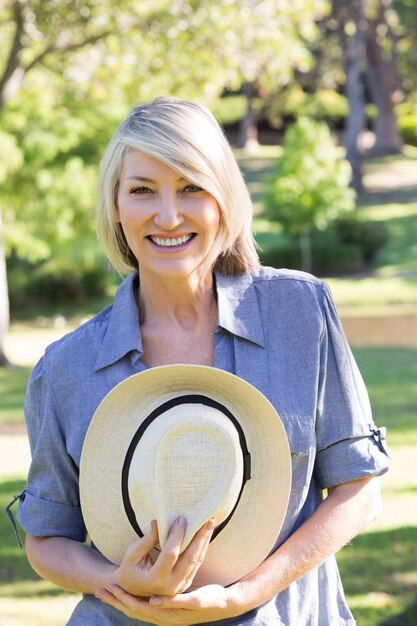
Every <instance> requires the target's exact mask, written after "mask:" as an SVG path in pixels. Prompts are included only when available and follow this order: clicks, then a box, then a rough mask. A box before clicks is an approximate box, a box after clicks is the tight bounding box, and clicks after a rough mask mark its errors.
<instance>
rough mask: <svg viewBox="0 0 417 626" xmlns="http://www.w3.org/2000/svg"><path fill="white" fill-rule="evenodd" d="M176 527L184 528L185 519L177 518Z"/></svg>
mask: <svg viewBox="0 0 417 626" xmlns="http://www.w3.org/2000/svg"><path fill="white" fill-rule="evenodd" d="M178 526H185V517H183V516H182V515H180V517H179V518H178Z"/></svg>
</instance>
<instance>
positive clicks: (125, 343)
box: [95, 272, 265, 370]
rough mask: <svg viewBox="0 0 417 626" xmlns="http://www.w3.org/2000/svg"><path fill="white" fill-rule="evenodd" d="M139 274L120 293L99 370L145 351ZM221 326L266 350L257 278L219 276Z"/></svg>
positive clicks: (218, 293) (217, 277) (118, 292)
mask: <svg viewBox="0 0 417 626" xmlns="http://www.w3.org/2000/svg"><path fill="white" fill-rule="evenodd" d="M137 288H138V274H137V272H132V273H131V274H129V276H128V277H127V278H126V279H125V280H124V281H123V282H122V284H121V285H120V287H119V288H118V290H117V292H116V296H115V298H114V303H113V307H112V308H111V313H110V318H109V323H108V326H107V330H106V333H105V335H104V338H103V341H102V343H101V346H100V349H99V352H98V355H97V359H96V364H95V369H96V370H99V369H101V368H103V367H107V366H108V365H111V364H112V363H115V362H116V361H118V360H119V359H121V358H123V357H124V356H125V355H126V354H128V353H129V352H133V351H135V352H136V354H137V358H139V357H140V355H141V354H142V352H143V349H142V337H141V333H140V326H139V309H138V303H137ZM216 289H217V302H218V325H219V326H220V327H221V328H223V329H224V330H227V331H228V332H230V333H232V334H233V335H236V336H238V337H242V338H243V339H247V340H248V341H252V342H253V343H256V344H258V345H260V346H261V347H265V337H264V332H263V328H262V322H261V315H260V310H259V303H258V296H257V293H256V289H255V286H254V282H253V278H252V276H251V275H249V274H244V275H242V276H222V275H221V274H216Z"/></svg>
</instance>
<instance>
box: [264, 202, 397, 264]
mask: <svg viewBox="0 0 417 626" xmlns="http://www.w3.org/2000/svg"><path fill="white" fill-rule="evenodd" d="M310 239H311V252H312V267H311V271H312V272H313V273H314V274H317V275H319V276H341V275H346V274H354V273H357V272H362V271H364V270H366V269H367V268H369V266H370V265H371V264H372V262H373V261H374V260H375V257H376V255H377V253H378V252H379V250H380V249H381V248H382V247H383V246H384V245H385V244H386V243H387V241H388V229H387V227H386V226H385V224H384V223H382V222H373V221H366V220H364V219H361V218H360V217H359V216H358V215H357V214H356V213H354V214H353V213H352V214H349V215H342V216H341V217H339V218H337V219H336V220H335V221H334V222H333V223H332V224H331V226H329V228H327V229H325V230H324V231H320V230H318V229H313V230H312V231H311V233H310ZM260 256H261V260H262V262H263V264H264V265H271V266H272V267H278V268H279V267H289V268H293V269H298V268H301V267H302V258H301V251H300V247H299V245H298V242H297V241H296V240H295V239H294V238H293V237H291V236H288V235H282V236H279V237H276V241H275V244H274V245H269V246H267V247H265V250H262V251H261V253H260Z"/></svg>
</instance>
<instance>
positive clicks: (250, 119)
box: [238, 82, 259, 153]
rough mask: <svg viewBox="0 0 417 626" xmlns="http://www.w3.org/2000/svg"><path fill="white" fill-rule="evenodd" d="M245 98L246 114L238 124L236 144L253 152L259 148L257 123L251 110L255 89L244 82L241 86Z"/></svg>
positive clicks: (246, 150) (250, 84)
mask: <svg viewBox="0 0 417 626" xmlns="http://www.w3.org/2000/svg"><path fill="white" fill-rule="evenodd" d="M242 91H243V95H244V96H245V98H246V114H245V117H244V118H243V119H242V121H241V122H240V125H239V137H238V146H239V148H243V149H244V150H245V152H249V153H253V152H256V150H257V149H258V148H259V142H258V125H257V122H256V117H255V112H254V110H253V98H254V93H255V89H254V86H253V85H252V83H249V82H246V83H244V85H243V88H242Z"/></svg>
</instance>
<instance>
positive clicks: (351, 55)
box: [335, 0, 365, 193]
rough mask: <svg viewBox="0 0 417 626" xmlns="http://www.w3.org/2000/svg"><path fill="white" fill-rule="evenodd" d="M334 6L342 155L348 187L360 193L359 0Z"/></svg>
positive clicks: (362, 103)
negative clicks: (343, 111) (342, 81)
mask: <svg viewBox="0 0 417 626" xmlns="http://www.w3.org/2000/svg"><path fill="white" fill-rule="evenodd" d="M335 4H336V5H337V16H338V18H339V40H340V44H341V48H342V53H343V64H344V68H345V74H346V97H347V100H348V103H349V113H348V116H347V118H346V122H345V129H344V135H343V145H344V147H345V149H346V157H347V159H348V161H349V163H350V165H351V168H352V182H351V185H352V187H353V188H354V189H355V190H356V191H357V192H358V193H360V192H361V191H362V190H363V182H362V180H363V150H362V148H361V146H360V137H361V134H362V132H363V130H364V127H365V97H364V86H363V73H364V63H365V33H364V31H363V28H364V21H363V0H356V1H355V2H352V3H350V4H349V5H346V4H345V3H341V4H338V3H335ZM351 20H353V21H354V22H355V27H356V30H355V34H354V35H353V36H352V37H350V36H348V35H347V32H346V30H347V29H346V26H347V23H348V22H350V21H351Z"/></svg>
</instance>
